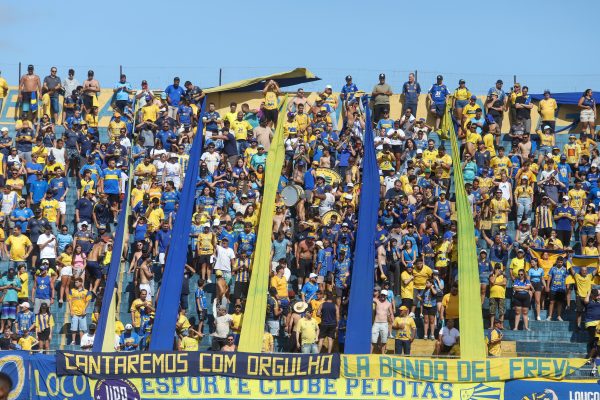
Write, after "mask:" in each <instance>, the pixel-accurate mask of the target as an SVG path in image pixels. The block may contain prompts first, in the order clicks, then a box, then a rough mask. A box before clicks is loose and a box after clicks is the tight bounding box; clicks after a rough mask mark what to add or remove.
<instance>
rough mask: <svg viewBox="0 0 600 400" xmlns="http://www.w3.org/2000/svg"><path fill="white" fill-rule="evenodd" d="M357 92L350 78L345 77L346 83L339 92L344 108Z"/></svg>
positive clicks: (349, 76)
mask: <svg viewBox="0 0 600 400" xmlns="http://www.w3.org/2000/svg"><path fill="white" fill-rule="evenodd" d="M356 92H358V87H357V86H356V84H355V83H354V82H352V76H351V75H346V83H345V84H344V86H342V89H341V90H340V98H341V99H342V101H343V102H344V103H343V105H344V108H345V106H346V104H347V103H348V102H350V101H351V100H353V99H354V94H355V93H356Z"/></svg>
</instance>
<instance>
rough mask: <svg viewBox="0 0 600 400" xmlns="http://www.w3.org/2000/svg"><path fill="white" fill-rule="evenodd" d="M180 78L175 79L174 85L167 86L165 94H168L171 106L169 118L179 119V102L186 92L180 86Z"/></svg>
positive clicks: (168, 101)
mask: <svg viewBox="0 0 600 400" xmlns="http://www.w3.org/2000/svg"><path fill="white" fill-rule="evenodd" d="M179 82H180V80H179V77H177V76H176V77H175V78H173V84H172V85H169V86H167V88H166V89H165V93H166V94H167V104H168V105H169V118H173V119H177V110H178V108H179V101H180V100H181V97H182V96H183V95H184V94H185V90H184V89H183V88H182V87H181V86H179Z"/></svg>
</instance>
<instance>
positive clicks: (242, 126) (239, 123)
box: [230, 111, 252, 142]
mask: <svg viewBox="0 0 600 400" xmlns="http://www.w3.org/2000/svg"><path fill="white" fill-rule="evenodd" d="M230 127H231V130H232V131H233V134H234V136H235V140H236V141H238V142H239V141H242V142H245V141H246V140H247V139H248V131H251V130H252V125H250V122H248V121H246V120H245V119H244V113H243V112H242V111H239V112H238V113H237V118H236V119H234V120H233V121H231V125H230Z"/></svg>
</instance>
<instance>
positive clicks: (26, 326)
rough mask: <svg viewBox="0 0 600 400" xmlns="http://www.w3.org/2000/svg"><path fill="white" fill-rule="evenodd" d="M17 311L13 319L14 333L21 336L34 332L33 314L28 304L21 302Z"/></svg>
mask: <svg viewBox="0 0 600 400" xmlns="http://www.w3.org/2000/svg"><path fill="white" fill-rule="evenodd" d="M19 309H20V310H19V312H17V316H16V319H15V326H16V332H17V333H18V334H19V335H21V334H23V332H25V331H33V330H35V314H34V313H33V312H32V311H31V305H30V304H29V302H27V301H24V302H22V303H21V304H20V305H19Z"/></svg>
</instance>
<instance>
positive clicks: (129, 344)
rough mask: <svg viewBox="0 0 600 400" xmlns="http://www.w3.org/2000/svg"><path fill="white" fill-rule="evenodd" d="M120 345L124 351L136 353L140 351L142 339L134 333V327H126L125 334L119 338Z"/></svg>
mask: <svg viewBox="0 0 600 400" xmlns="http://www.w3.org/2000/svg"><path fill="white" fill-rule="evenodd" d="M119 345H120V346H121V350H122V351H134V350H137V349H138V347H139V345H140V337H139V335H138V334H137V333H135V332H134V331H133V325H131V324H127V325H125V332H123V333H122V334H121V337H120V338H119Z"/></svg>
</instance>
